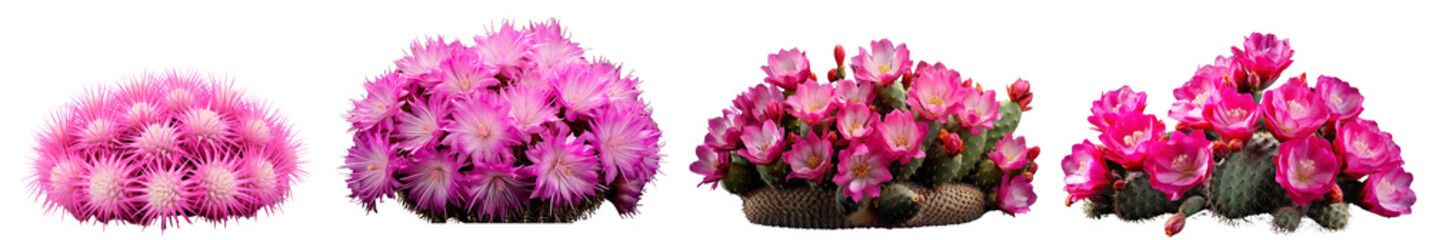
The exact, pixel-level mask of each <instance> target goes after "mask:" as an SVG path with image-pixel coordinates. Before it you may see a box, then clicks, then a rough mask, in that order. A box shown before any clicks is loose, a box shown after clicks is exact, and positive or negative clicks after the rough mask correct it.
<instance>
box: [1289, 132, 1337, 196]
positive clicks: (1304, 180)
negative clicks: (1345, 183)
mask: <svg viewBox="0 0 1429 240" xmlns="http://www.w3.org/2000/svg"><path fill="white" fill-rule="evenodd" d="M1339 173H1340V163H1339V160H1338V159H1337V158H1335V154H1334V151H1331V150H1330V142H1329V141H1325V139H1321V138H1314V137H1308V138H1300V139H1295V140H1290V141H1288V142H1284V143H1281V144H1280V150H1279V152H1278V154H1277V155H1276V156H1275V181H1276V182H1279V183H1280V186H1281V187H1284V188H1285V191H1286V193H1287V194H1288V195H1289V196H1290V200H1291V201H1293V202H1295V204H1296V205H1305V204H1309V203H1310V201H1312V200H1315V199H1320V198H1321V197H1323V196H1325V193H1329V192H1330V189H1331V188H1334V187H1335V175H1336V174H1339Z"/></svg>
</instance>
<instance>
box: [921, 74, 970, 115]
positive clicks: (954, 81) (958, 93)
mask: <svg viewBox="0 0 1429 240" xmlns="http://www.w3.org/2000/svg"><path fill="white" fill-rule="evenodd" d="M961 78H962V77H961V74H959V73H958V71H954V70H952V69H947V68H945V67H943V63H938V64H937V65H935V66H933V67H929V69H927V70H922V69H920V72H919V74H918V76H917V77H916V78H915V79H914V80H913V86H912V87H911V88H910V90H909V92H908V100H907V102H908V106H909V108H912V109H913V110H914V111H917V112H918V114H919V115H920V116H922V117H923V118H924V119H928V120H934V121H946V120H947V119H948V115H949V114H952V113H953V112H954V111H956V110H958V108H957V107H958V106H959V105H958V104H960V103H962V102H963V101H960V100H962V99H963V97H962V94H966V92H971V91H965V90H963V89H962V88H961V86H960V85H959V84H960V83H959V81H961V80H960V79H961Z"/></svg>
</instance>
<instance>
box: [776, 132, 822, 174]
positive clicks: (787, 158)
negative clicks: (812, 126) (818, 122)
mask: <svg viewBox="0 0 1429 240" xmlns="http://www.w3.org/2000/svg"><path fill="white" fill-rule="evenodd" d="M833 157H834V149H833V143H830V142H829V139H827V138H824V137H819V136H818V134H815V133H810V134H808V136H805V137H803V138H795V139H794V146H793V148H791V149H789V151H787V152H784V162H785V163H789V167H790V168H792V169H793V172H791V173H789V176H788V177H786V178H788V179H794V178H803V179H807V180H809V181H811V182H814V183H821V182H823V181H824V173H826V172H828V171H829V168H830V166H833V165H834V164H833V163H832V162H833V161H831V160H833Z"/></svg>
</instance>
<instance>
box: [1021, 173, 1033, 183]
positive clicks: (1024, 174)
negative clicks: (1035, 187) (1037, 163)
mask: <svg viewBox="0 0 1429 240" xmlns="http://www.w3.org/2000/svg"><path fill="white" fill-rule="evenodd" d="M1022 176H1023V177H1027V181H1028V182H1031V181H1032V172H1031V171H1027V172H1022Z"/></svg>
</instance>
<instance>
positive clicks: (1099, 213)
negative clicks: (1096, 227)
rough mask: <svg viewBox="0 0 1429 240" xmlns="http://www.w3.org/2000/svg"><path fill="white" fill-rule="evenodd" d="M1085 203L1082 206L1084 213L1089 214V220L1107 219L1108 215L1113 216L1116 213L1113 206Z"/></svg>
mask: <svg viewBox="0 0 1429 240" xmlns="http://www.w3.org/2000/svg"><path fill="white" fill-rule="evenodd" d="M1085 202H1086V203H1084V204H1082V213H1085V214H1087V217H1088V218H1092V219H1101V218H1102V217H1105V216H1106V215H1111V214H1114V213H1116V210H1115V209H1113V208H1112V207H1111V205H1108V204H1097V203H1095V202H1092V201H1085Z"/></svg>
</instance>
